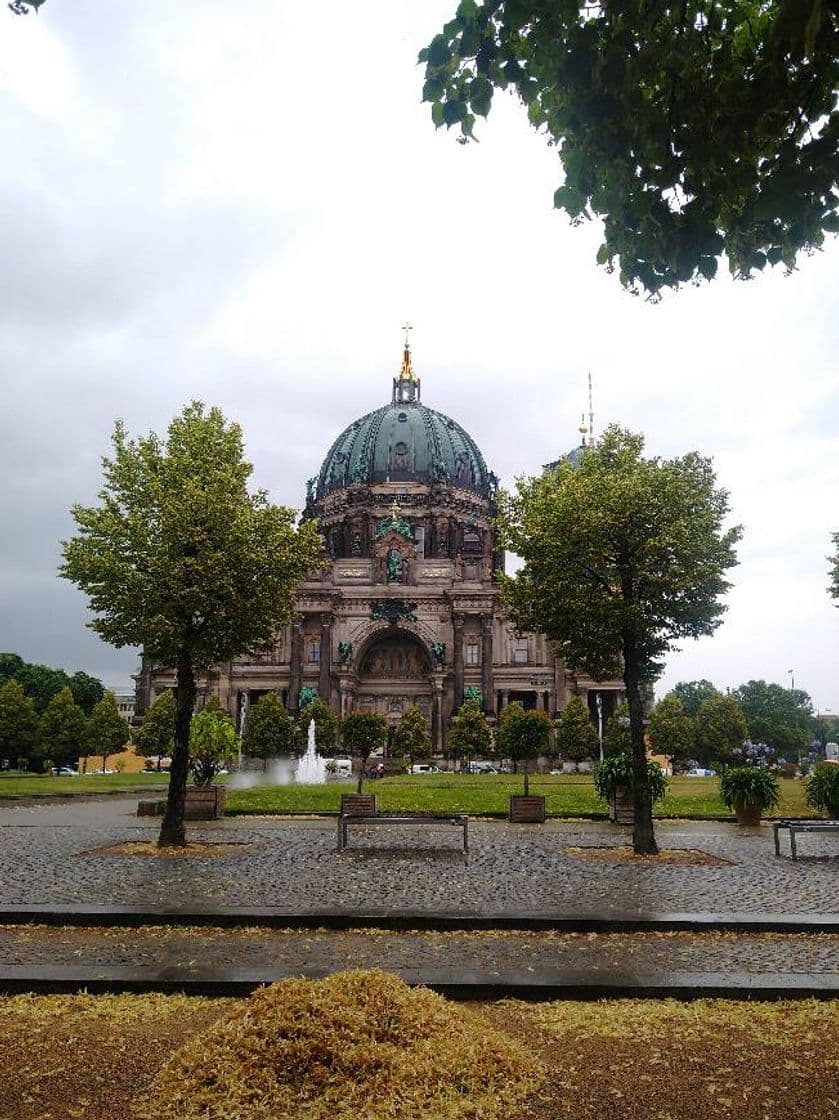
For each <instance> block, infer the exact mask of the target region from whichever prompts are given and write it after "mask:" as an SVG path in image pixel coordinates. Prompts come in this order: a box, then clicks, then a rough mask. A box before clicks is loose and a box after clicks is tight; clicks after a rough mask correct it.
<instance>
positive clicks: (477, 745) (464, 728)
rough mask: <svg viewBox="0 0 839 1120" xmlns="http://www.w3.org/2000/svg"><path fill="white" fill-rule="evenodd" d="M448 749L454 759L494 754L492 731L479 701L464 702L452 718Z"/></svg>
mask: <svg viewBox="0 0 839 1120" xmlns="http://www.w3.org/2000/svg"><path fill="white" fill-rule="evenodd" d="M446 747H447V751H448V754H449V755H451V757H452V758H466V759H469V758H471V757H472V756H473V755H487V754H491V753H492V729H491V728H490V726H489V723H488V722H487V718H486V716H485V715H484V713H483V712H482V711H481V705H480V704H479V703H478V701H477V700H464V701H463V703H462V704H461V705H460V707H459V709H458V710H457V712H456V713H455V715H453V716H452V718H451V721H450V723H449V737H448V741H447V744H446Z"/></svg>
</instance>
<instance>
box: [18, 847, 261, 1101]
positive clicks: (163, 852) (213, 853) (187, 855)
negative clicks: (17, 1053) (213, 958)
mask: <svg viewBox="0 0 839 1120" xmlns="http://www.w3.org/2000/svg"><path fill="white" fill-rule="evenodd" d="M249 847H250V844H229V843H218V844H213V843H207V844H200V843H189V844H185V845H183V847H171V848H159V847H158V846H157V844H156V843H155V842H154V841H153V840H126V841H125V842H124V843H122V844H108V845H106V846H105V847H104V848H91V849H90V850H89V851H86V852H77V853H76V854H77V855H80V856H151V857H152V858H154V859H222V858H224V857H225V856H235V855H237V854H238V853H239V852H245V851H247V849H248V848H249ZM0 1120H2V1117H0Z"/></svg>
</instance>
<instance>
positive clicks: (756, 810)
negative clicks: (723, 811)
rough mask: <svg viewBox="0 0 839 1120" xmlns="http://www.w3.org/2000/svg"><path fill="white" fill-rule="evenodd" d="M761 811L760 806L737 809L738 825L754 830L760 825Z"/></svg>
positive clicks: (745, 806) (735, 812)
mask: <svg viewBox="0 0 839 1120" xmlns="http://www.w3.org/2000/svg"><path fill="white" fill-rule="evenodd" d="M760 813H761V809H760V806H759V805H744V806H743V808H742V809H735V810H734V815H735V816H736V817H737V823H738V824H739V825H742V826H743V827H744V828H754V827H755V826H756V825H759V824H760Z"/></svg>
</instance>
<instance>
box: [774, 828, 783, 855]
mask: <svg viewBox="0 0 839 1120" xmlns="http://www.w3.org/2000/svg"><path fill="white" fill-rule="evenodd" d="M772 831H773V832H774V834H775V855H776V856H780V854H781V842H780V840H779V838H778V831H779V829H778V826H777V825H776V824H773V825H772Z"/></svg>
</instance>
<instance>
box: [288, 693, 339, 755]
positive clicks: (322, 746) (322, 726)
mask: <svg viewBox="0 0 839 1120" xmlns="http://www.w3.org/2000/svg"><path fill="white" fill-rule="evenodd" d="M312 720H314V721H315V746H316V747H317V751H318V754H332V752H333V751H334V750H335V744H336V743H337V742H338V717H337V716H336V715H335V713H334V712H333V711H332V709H331V708H330V707H329V705H328V704H327V703H326V701H325V700H321V698H320V697H319V696H316V697H315V698H314V700H310V701H309V703H308V704H307V705H306V707H305V708H303V710H302V711H301V713H300V715H299V716H298V717H297V727H298V735H297V748H298V750H300V751H304V750H305V749H306V743H307V741H308V738H309V724H310V723H311V722H312Z"/></svg>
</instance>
